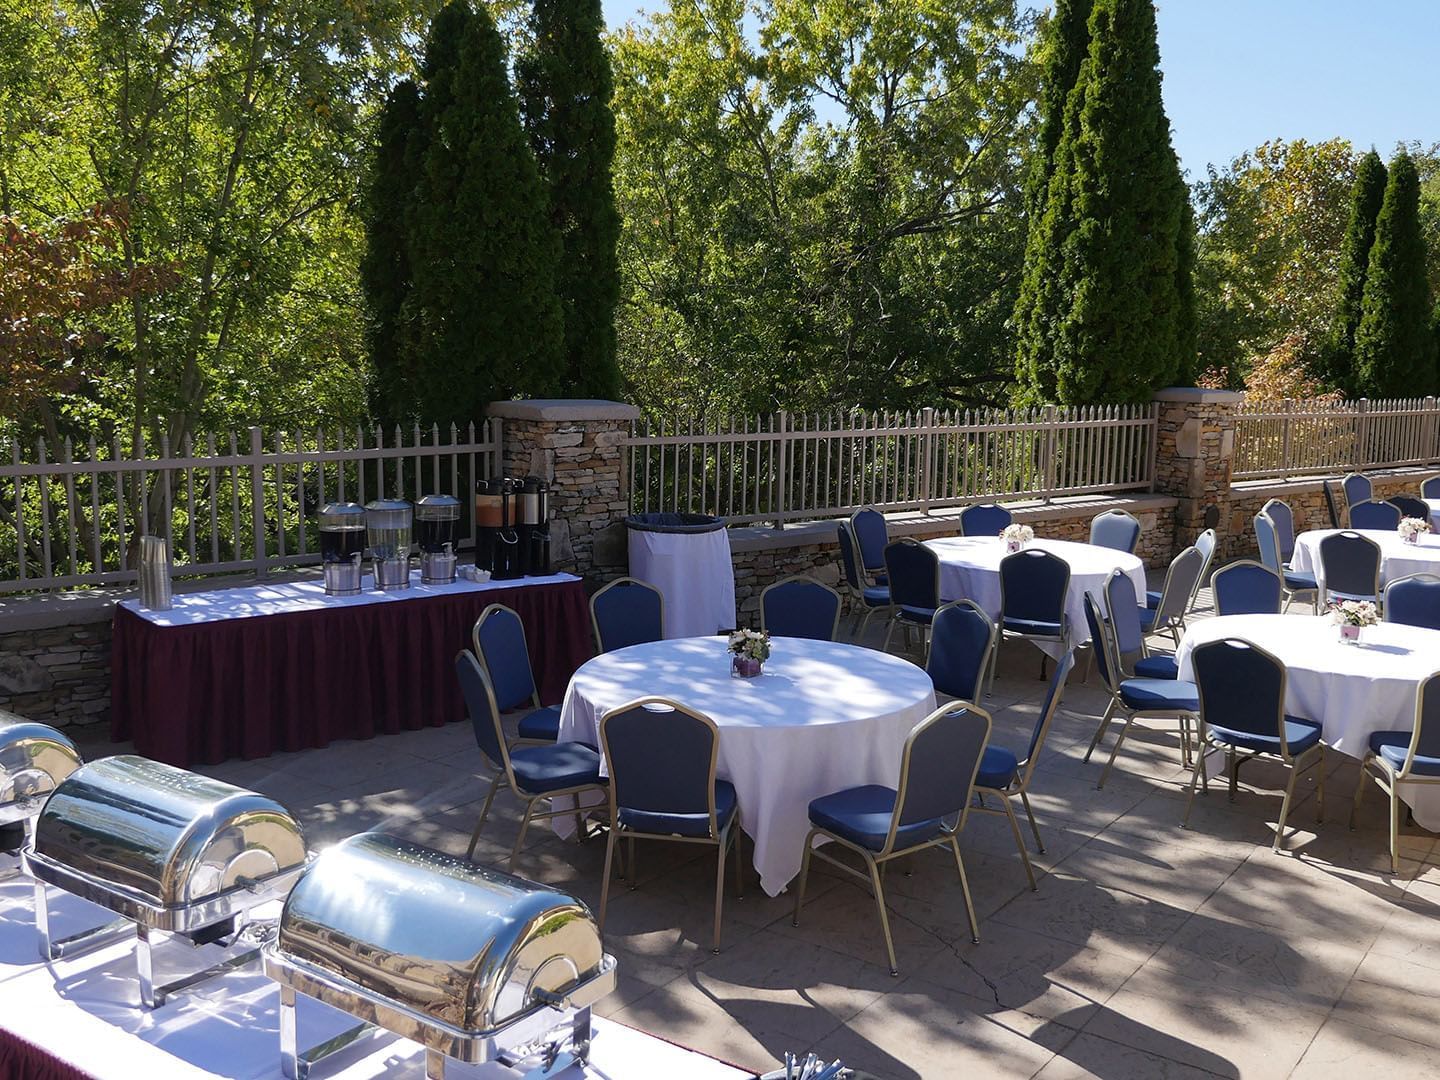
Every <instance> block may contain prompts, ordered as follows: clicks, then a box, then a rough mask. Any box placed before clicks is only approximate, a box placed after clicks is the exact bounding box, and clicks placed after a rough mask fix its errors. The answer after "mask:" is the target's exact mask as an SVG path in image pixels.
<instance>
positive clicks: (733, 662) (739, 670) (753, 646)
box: [729, 630, 770, 679]
mask: <svg viewBox="0 0 1440 1080" xmlns="http://www.w3.org/2000/svg"><path fill="white" fill-rule="evenodd" d="M729 647H730V673H731V674H732V675H738V676H740V678H742V679H753V678H755V676H756V675H759V674H760V672H761V671H762V670H763V669H764V667H765V661H766V660H769V659H770V635H769V634H768V633H766V632H765V631H764V630H736V631H735V632H734V633H733V634H731V635H730V646H729Z"/></svg>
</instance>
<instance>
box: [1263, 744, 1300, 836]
mask: <svg viewBox="0 0 1440 1080" xmlns="http://www.w3.org/2000/svg"><path fill="white" fill-rule="evenodd" d="M1299 775H1300V770H1299V769H1297V768H1296V767H1295V766H1294V765H1293V764H1292V765H1291V766H1290V779H1289V780H1287V781H1286V782H1285V798H1284V799H1282V800H1281V802H1280V820H1279V821H1278V822H1276V823H1275V843H1274V845H1272V846H1271V848H1270V850H1271V851H1273V852H1275V853H1276V854H1279V852H1280V842H1281V841H1282V840H1283V839H1284V838H1285V820H1286V818H1288V817H1289V816H1290V801H1291V800H1292V799H1293V798H1294V797H1295V781H1296V779H1297V778H1298V777H1299Z"/></svg>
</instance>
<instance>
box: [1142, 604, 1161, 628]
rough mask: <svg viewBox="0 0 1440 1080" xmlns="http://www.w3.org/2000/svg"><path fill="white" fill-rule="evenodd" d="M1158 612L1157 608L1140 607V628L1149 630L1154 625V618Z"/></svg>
mask: <svg viewBox="0 0 1440 1080" xmlns="http://www.w3.org/2000/svg"><path fill="white" fill-rule="evenodd" d="M1159 614H1160V609H1159V608H1141V609H1140V629H1141V630H1151V629H1153V628H1154V626H1155V618H1156V616H1158V615H1159Z"/></svg>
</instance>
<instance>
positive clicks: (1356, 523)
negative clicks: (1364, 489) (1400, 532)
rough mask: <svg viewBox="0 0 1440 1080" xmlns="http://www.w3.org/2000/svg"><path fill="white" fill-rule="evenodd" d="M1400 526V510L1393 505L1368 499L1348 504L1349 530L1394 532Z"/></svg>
mask: <svg viewBox="0 0 1440 1080" xmlns="http://www.w3.org/2000/svg"><path fill="white" fill-rule="evenodd" d="M1399 526H1400V508H1399V507H1398V506H1396V505H1395V504H1394V503H1388V502H1379V501H1377V500H1375V499H1369V500H1367V501H1365V502H1358V503H1351V504H1350V528H1352V529H1376V530H1379V531H1381V532H1394V531H1395V530H1396V529H1397V528H1399Z"/></svg>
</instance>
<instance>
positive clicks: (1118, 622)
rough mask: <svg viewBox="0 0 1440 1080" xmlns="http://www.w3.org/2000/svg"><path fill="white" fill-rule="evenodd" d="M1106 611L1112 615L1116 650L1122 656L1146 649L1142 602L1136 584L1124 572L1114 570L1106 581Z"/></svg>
mask: <svg viewBox="0 0 1440 1080" xmlns="http://www.w3.org/2000/svg"><path fill="white" fill-rule="evenodd" d="M1105 609H1106V611H1108V612H1109V613H1110V630H1111V632H1112V633H1113V634H1114V635H1115V649H1116V651H1117V652H1119V654H1120V655H1121V656H1130V655H1131V654H1133V653H1138V652H1139V651H1140V650H1141V649H1143V648H1144V647H1145V631H1144V629H1143V628H1142V627H1141V626H1140V600H1139V597H1137V596H1136V595H1135V583H1134V582H1133V581H1131V580H1130V578H1129V576H1128V575H1127V574H1126V573H1125V571H1123V570H1112V571H1110V576H1109V577H1108V578H1107V579H1106V580H1105Z"/></svg>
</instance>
